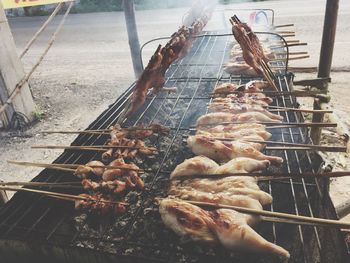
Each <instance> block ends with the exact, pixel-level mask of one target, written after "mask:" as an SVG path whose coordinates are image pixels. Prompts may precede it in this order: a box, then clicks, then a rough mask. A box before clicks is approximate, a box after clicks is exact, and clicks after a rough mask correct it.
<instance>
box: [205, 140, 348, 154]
mask: <svg viewBox="0 0 350 263" xmlns="http://www.w3.org/2000/svg"><path fill="white" fill-rule="evenodd" d="M210 138H211V139H214V140H219V141H237V139H234V138H223V137H210ZM238 141H245V142H252V143H261V144H271V145H281V146H290V147H265V149H266V150H278V149H282V150H315V151H324V152H346V147H345V146H324V145H314V144H303V143H291V142H275V141H264V140H261V141H260V140H245V139H244V138H242V139H238Z"/></svg>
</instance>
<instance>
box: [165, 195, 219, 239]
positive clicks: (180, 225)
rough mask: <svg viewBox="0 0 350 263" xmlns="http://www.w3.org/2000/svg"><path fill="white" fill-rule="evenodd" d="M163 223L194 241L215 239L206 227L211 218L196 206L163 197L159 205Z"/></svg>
mask: <svg viewBox="0 0 350 263" xmlns="http://www.w3.org/2000/svg"><path fill="white" fill-rule="evenodd" d="M159 212H160V215H161V217H162V221H163V223H164V224H165V225H166V226H167V227H169V228H170V229H172V230H173V231H174V232H175V233H176V234H178V235H180V236H184V235H188V236H190V237H191V238H192V239H193V240H194V241H202V242H209V243H213V242H216V241H217V239H216V237H215V236H214V235H213V233H212V232H211V230H210V229H209V227H208V223H209V222H210V220H211V218H210V216H209V214H208V212H207V211H205V210H203V209H201V208H199V207H198V206H194V205H191V204H189V203H187V202H184V201H178V200H174V199H163V200H162V201H161V202H160V205H159Z"/></svg>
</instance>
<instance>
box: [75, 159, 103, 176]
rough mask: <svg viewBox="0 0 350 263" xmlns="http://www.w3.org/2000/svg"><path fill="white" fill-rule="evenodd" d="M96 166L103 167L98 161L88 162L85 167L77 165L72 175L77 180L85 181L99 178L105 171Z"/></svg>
mask: <svg viewBox="0 0 350 263" xmlns="http://www.w3.org/2000/svg"><path fill="white" fill-rule="evenodd" d="M98 166H104V163H102V162H100V161H90V162H88V163H87V164H85V165H79V166H78V168H77V169H76V170H75V172H74V175H75V176H76V177H78V178H79V179H86V178H90V177H91V176H97V177H100V176H102V175H103V172H104V171H105V169H104V168H99V167H98Z"/></svg>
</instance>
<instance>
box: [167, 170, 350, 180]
mask: <svg viewBox="0 0 350 263" xmlns="http://www.w3.org/2000/svg"><path fill="white" fill-rule="evenodd" d="M162 172H163V173H169V174H170V173H171V171H162ZM230 176H243V177H245V176H249V177H256V178H257V179H258V180H259V181H270V180H282V179H301V178H306V179H307V178H337V177H345V176H350V171H337V172H325V173H317V174H315V173H311V172H305V173H295V174H294V173H292V174H288V173H273V174H270V175H264V174H262V173H225V174H198V175H190V174H189V175H183V176H181V177H177V178H175V179H174V180H179V181H184V180H188V179H195V178H223V177H230Z"/></svg>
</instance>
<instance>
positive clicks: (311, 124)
mask: <svg viewBox="0 0 350 263" xmlns="http://www.w3.org/2000/svg"><path fill="white" fill-rule="evenodd" d="M244 123H246V122H242V121H237V122H217V123H210V124H209V123H208V124H199V125H197V126H191V128H197V127H203V126H204V127H205V126H209V127H211V126H217V125H230V124H244ZM254 123H258V124H264V125H271V126H275V125H278V126H279V125H283V126H295V127H337V125H338V124H337V123H331V122H264V121H260V122H259V121H257V122H254Z"/></svg>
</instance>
